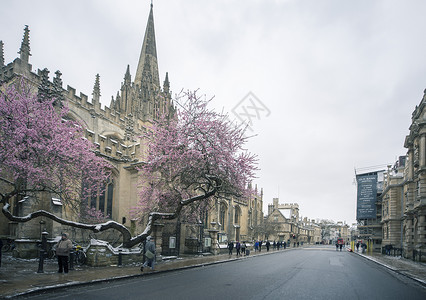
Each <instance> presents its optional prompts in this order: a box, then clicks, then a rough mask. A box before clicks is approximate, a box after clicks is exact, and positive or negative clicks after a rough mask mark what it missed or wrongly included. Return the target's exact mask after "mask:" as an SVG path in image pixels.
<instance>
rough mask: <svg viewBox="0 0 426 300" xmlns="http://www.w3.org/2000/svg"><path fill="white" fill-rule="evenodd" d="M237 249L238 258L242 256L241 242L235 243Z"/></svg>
mask: <svg viewBox="0 0 426 300" xmlns="http://www.w3.org/2000/svg"><path fill="white" fill-rule="evenodd" d="M235 249H237V256H241V244H240V242H239V241H237V242H236V243H235Z"/></svg>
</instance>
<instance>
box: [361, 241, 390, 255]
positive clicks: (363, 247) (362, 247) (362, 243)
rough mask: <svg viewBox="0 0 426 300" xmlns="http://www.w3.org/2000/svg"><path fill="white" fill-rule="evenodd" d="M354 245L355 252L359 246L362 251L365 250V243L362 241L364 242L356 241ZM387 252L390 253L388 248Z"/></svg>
mask: <svg viewBox="0 0 426 300" xmlns="http://www.w3.org/2000/svg"><path fill="white" fill-rule="evenodd" d="M355 247H356V251H357V252H358V251H359V247H361V251H362V253H365V251H366V250H367V244H366V243H364V242H361V243H360V242H356V245H355ZM389 253H390V250H389Z"/></svg>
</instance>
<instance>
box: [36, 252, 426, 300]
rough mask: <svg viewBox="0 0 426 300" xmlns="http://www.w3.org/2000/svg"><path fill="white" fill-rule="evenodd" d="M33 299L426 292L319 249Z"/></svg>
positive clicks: (414, 295)
mask: <svg viewBox="0 0 426 300" xmlns="http://www.w3.org/2000/svg"><path fill="white" fill-rule="evenodd" d="M30 298H31V299H78V300H84V299H91V300H92V299H102V300H106V299H150V300H151V299H363V300H364V299H398V300H403V299H410V300H414V299H422V300H423V299H426V288H425V287H423V286H421V285H419V284H418V283H416V282H414V281H412V280H411V279H409V278H406V277H404V276H402V275H399V274H397V273H394V272H392V271H389V270H387V269H385V268H383V267H381V266H380V265H378V264H375V263H374V262H371V261H368V260H366V259H364V258H362V257H360V256H358V255H356V254H353V253H349V252H345V251H343V252H340V251H339V252H336V251H335V249H334V248H333V247H324V246H321V247H315V248H304V249H297V250H286V251H280V252H275V253H274V254H271V255H263V256H256V257H250V258H248V259H241V260H238V261H233V262H228V263H222V264H216V265H210V266H205V267H201V268H194V269H189V270H184V271H174V272H169V273H163V274H155V275H152V276H145V277H141V278H137V279H129V280H121V281H115V282H106V283H101V284H93V285H90V286H82V287H75V288H64V289H62V290H58V291H55V292H52V293H46V294H42V295H38V296H32V297H30Z"/></svg>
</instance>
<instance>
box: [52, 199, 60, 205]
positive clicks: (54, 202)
mask: <svg viewBox="0 0 426 300" xmlns="http://www.w3.org/2000/svg"><path fill="white" fill-rule="evenodd" d="M52 203H53V204H54V205H60V206H62V201H61V199H58V198H52Z"/></svg>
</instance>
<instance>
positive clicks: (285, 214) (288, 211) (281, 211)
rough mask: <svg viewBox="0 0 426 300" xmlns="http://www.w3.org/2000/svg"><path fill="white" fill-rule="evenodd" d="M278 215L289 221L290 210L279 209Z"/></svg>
mask: <svg viewBox="0 0 426 300" xmlns="http://www.w3.org/2000/svg"><path fill="white" fill-rule="evenodd" d="M278 210H279V211H280V213H281V214H282V215H283V216H284V217H285V218H286V219H290V217H291V208H279V209H278Z"/></svg>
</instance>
